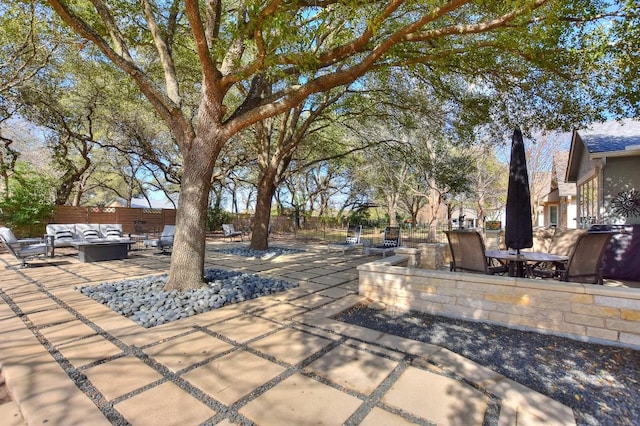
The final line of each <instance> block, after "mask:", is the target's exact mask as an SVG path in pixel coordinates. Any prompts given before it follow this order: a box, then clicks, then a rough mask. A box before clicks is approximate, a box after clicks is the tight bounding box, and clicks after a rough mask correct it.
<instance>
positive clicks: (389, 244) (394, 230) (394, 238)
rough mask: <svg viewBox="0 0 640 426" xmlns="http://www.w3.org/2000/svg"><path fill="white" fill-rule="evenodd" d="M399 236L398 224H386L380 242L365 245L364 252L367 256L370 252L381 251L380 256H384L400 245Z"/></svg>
mask: <svg viewBox="0 0 640 426" xmlns="http://www.w3.org/2000/svg"><path fill="white" fill-rule="evenodd" d="M400 237H401V234H400V227H399V226H387V227H386V228H385V230H384V236H383V237H382V243H381V244H379V245H376V246H371V247H365V254H366V255H367V256H369V255H370V254H372V253H382V257H385V256H386V255H387V253H393V252H395V249H396V248H398V247H400V240H401V238H400Z"/></svg>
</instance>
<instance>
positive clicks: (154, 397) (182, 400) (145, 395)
mask: <svg viewBox="0 0 640 426" xmlns="http://www.w3.org/2000/svg"><path fill="white" fill-rule="evenodd" d="M115 408H116V410H118V411H119V412H120V414H122V415H123V416H124V418H125V419H127V420H128V421H129V423H131V424H132V425H136V426H157V425H185V426H186V425H198V424H201V423H202V422H204V421H205V420H207V419H209V418H210V417H212V416H214V415H215V411H213V410H212V409H211V408H209V407H207V406H206V405H204V404H203V403H202V402H200V401H198V400H197V399H195V398H194V397H192V396H191V395H189V393H188V392H187V391H185V390H183V389H180V388H179V387H178V386H176V385H175V384H173V383H171V382H167V383H162V384H161V385H158V386H156V387H154V388H152V389H149V390H147V391H144V392H142V393H140V394H138V395H135V396H133V397H131V398H129V399H126V400H124V401H122V402H120V403H118V404H116V405H115Z"/></svg>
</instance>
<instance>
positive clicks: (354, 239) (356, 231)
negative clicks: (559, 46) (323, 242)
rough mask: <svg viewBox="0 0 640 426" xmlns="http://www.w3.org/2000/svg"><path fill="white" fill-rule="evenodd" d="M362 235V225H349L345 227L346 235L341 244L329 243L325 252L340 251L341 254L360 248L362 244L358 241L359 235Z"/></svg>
mask: <svg viewBox="0 0 640 426" xmlns="http://www.w3.org/2000/svg"><path fill="white" fill-rule="evenodd" d="M361 234H362V225H351V224H349V225H348V226H347V235H346V237H345V240H344V241H343V242H339V243H329V244H328V245H327V251H329V250H332V249H335V250H341V251H342V254H344V252H345V251H346V250H351V249H355V248H356V247H362V242H361V241H360V235H361Z"/></svg>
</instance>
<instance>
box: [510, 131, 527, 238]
mask: <svg viewBox="0 0 640 426" xmlns="http://www.w3.org/2000/svg"><path fill="white" fill-rule="evenodd" d="M505 243H506V246H507V247H508V248H511V249H516V250H520V249H523V248H528V247H533V226H532V223H531V194H530V193H529V176H528V174H527V159H526V156H525V152H524V141H523V140H522V132H521V131H520V130H519V129H516V130H515V131H514V132H513V139H512V140H511V162H510V164H509V190H508V192H507V217H506V224H505Z"/></svg>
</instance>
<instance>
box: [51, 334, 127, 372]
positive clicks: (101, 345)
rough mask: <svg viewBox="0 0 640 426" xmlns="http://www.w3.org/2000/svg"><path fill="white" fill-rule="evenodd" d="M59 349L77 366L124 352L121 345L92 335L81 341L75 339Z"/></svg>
mask: <svg viewBox="0 0 640 426" xmlns="http://www.w3.org/2000/svg"><path fill="white" fill-rule="evenodd" d="M57 349H58V351H60V353H61V354H62V356H64V357H65V358H66V359H67V360H68V361H69V362H70V363H71V364H72V365H73V366H75V367H82V366H83V365H87V364H89V363H92V362H96V361H100V360H103V359H107V358H109V357H112V356H115V355H118V354H119V353H121V352H122V350H121V349H120V348H119V347H117V346H116V345H114V344H113V343H111V342H109V341H108V340H107V339H105V338H104V337H102V336H91V337H88V338H86V339H82V340H79V341H73V342H70V343H67V344H66V345H62V346H59V347H58V348H57Z"/></svg>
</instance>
